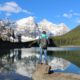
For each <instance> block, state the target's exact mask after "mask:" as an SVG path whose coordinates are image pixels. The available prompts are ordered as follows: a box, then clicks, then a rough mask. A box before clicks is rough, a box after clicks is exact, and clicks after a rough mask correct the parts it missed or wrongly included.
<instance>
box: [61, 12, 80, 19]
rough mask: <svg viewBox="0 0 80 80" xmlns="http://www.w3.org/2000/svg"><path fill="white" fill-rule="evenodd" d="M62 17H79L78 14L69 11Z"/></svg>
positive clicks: (79, 14)
mask: <svg viewBox="0 0 80 80" xmlns="http://www.w3.org/2000/svg"><path fill="white" fill-rule="evenodd" d="M62 16H63V17H65V18H72V17H79V16H80V13H77V12H73V10H70V11H69V12H68V13H64V14H63V15H62Z"/></svg>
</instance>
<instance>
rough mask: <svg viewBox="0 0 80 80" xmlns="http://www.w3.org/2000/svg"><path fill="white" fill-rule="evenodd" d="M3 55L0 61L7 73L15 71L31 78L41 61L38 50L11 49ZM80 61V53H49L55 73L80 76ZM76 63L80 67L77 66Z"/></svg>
mask: <svg viewBox="0 0 80 80" xmlns="http://www.w3.org/2000/svg"><path fill="white" fill-rule="evenodd" d="M3 54H4V55H1V54H0V55H1V58H0V59H1V60H2V63H4V68H6V69H7V71H10V72H14V71H15V72H16V73H17V74H20V75H23V76H28V77H29V78H31V76H32V73H33V72H34V71H35V67H36V65H37V63H38V59H39V51H38V49H37V48H21V49H10V50H8V51H7V50H6V55H5V52H4V53H3ZM43 57H44V56H43ZM78 59H79V60H80V53H79V51H71V52H70V51H50V50H49V51H48V64H49V65H51V66H52V70H54V71H58V72H71V73H77V74H80V68H79V67H80V63H79V62H77V61H79V60H78ZM67 60H68V61H67ZM43 62H44V60H43ZM71 62H72V63H71ZM76 62H77V64H78V66H79V67H78V66H76V65H75V63H76ZM3 70H4V69H3ZM3 70H0V72H1V71H3ZM4 71H5V70H4ZM4 71H3V72H4Z"/></svg>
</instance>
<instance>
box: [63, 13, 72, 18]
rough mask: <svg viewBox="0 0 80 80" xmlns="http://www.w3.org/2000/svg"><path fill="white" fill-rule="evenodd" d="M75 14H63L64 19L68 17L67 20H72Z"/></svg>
mask: <svg viewBox="0 0 80 80" xmlns="http://www.w3.org/2000/svg"><path fill="white" fill-rule="evenodd" d="M72 16H73V14H71V13H64V14H63V17H66V18H72Z"/></svg>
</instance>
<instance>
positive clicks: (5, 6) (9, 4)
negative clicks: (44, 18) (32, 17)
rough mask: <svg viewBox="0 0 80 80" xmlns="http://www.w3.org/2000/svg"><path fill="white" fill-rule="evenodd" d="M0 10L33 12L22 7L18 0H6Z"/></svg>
mask: <svg viewBox="0 0 80 80" xmlns="http://www.w3.org/2000/svg"><path fill="white" fill-rule="evenodd" d="M0 11H5V12H8V13H20V12H23V13H27V14H31V12H29V11H28V10H25V9H22V8H21V7H20V6H19V5H18V4H17V3H16V2H6V3H4V4H1V5H0Z"/></svg>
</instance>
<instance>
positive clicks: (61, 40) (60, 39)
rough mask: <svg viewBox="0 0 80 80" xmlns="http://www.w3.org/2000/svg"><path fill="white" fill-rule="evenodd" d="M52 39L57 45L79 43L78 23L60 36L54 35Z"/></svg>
mask: <svg viewBox="0 0 80 80" xmlns="http://www.w3.org/2000/svg"><path fill="white" fill-rule="evenodd" d="M53 40H54V41H55V43H56V44H57V45H80V25H78V26H77V27H76V28H75V29H73V30H71V31H69V32H68V33H66V34H64V35H62V36H57V37H54V38H53Z"/></svg>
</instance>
